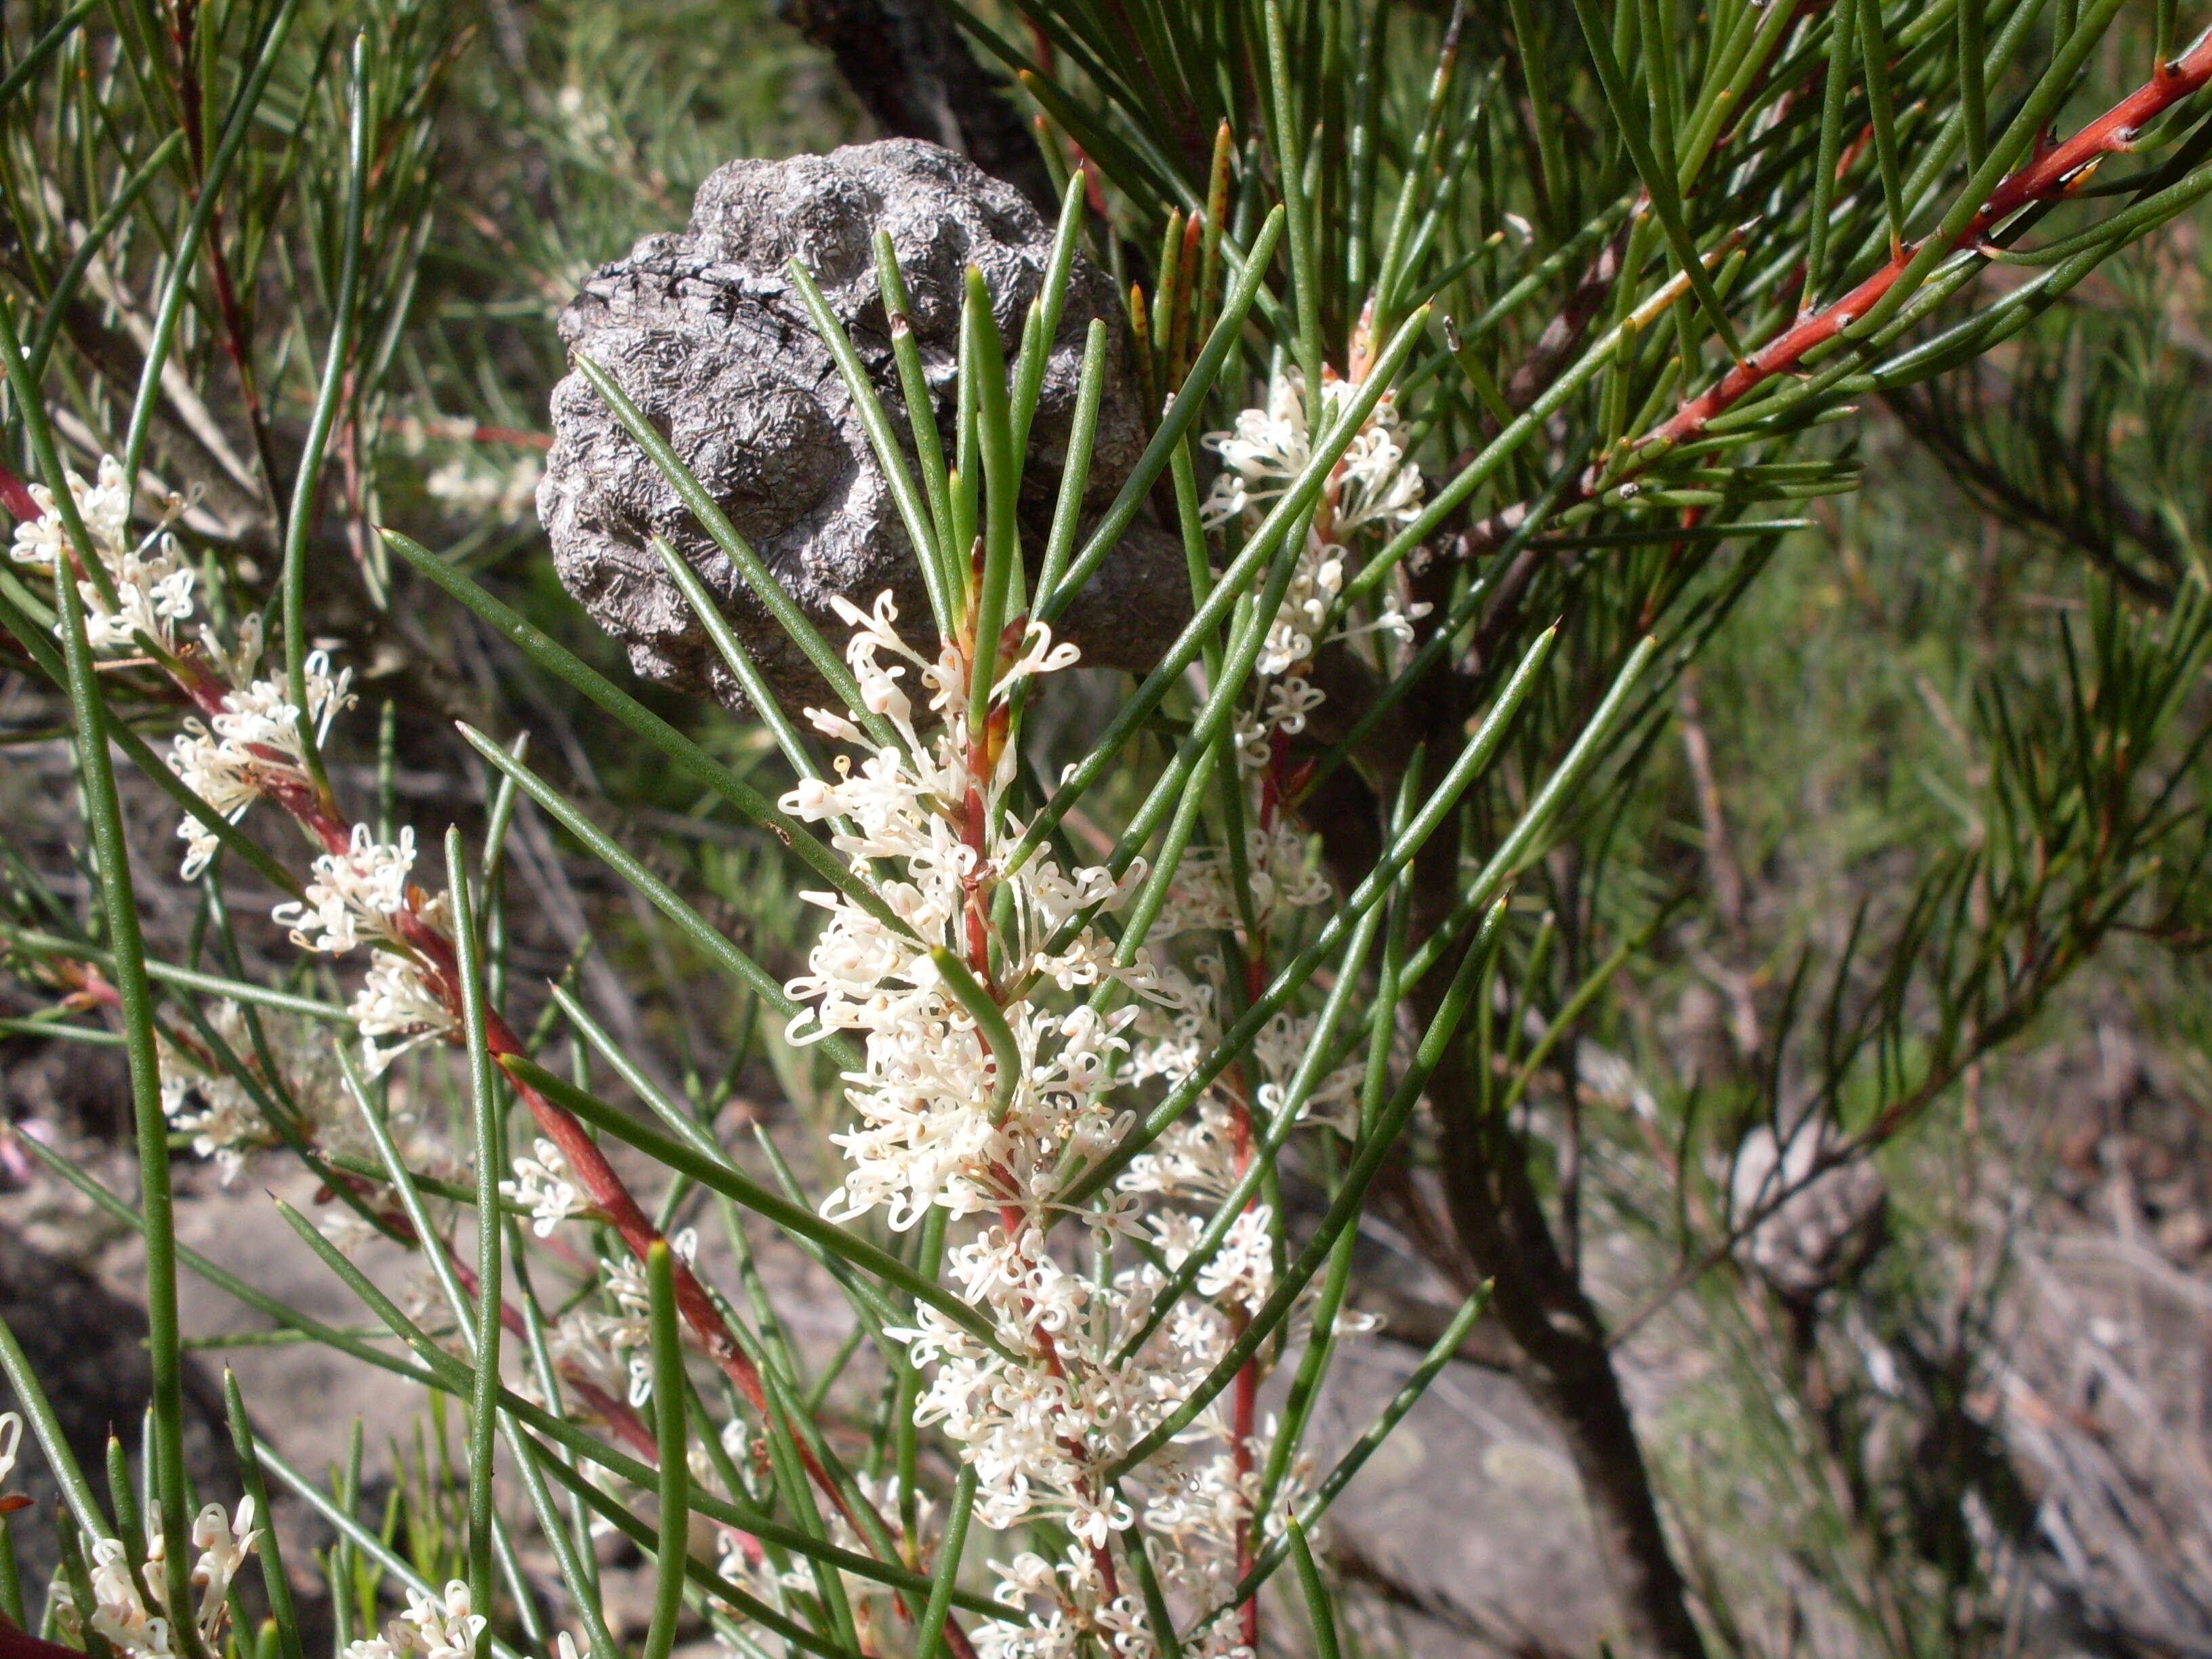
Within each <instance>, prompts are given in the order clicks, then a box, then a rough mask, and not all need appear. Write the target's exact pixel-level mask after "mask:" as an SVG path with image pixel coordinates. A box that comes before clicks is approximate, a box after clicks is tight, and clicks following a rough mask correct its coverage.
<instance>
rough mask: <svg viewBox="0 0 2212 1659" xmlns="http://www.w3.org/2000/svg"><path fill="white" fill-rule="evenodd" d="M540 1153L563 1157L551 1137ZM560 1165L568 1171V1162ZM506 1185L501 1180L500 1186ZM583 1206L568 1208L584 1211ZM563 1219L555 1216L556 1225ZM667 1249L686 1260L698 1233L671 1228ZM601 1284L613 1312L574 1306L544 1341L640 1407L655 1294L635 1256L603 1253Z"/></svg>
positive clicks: (647, 1383) (543, 1230) (646, 1391)
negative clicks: (672, 1229) (649, 1287)
mask: <svg viewBox="0 0 2212 1659" xmlns="http://www.w3.org/2000/svg"><path fill="white" fill-rule="evenodd" d="M547 1152H554V1156H555V1158H558V1157H559V1154H558V1152H557V1151H556V1150H555V1148H554V1147H553V1146H552V1143H550V1141H544V1140H541V1141H539V1142H538V1156H539V1157H540V1158H544V1156H545V1154H546V1153H547ZM523 1164H524V1160H523V1159H520V1158H517V1159H516V1160H515V1167H516V1168H517V1169H518V1170H520V1169H521V1168H522V1166H523ZM558 1167H559V1168H560V1170H562V1173H563V1174H564V1175H565V1174H566V1171H567V1169H568V1165H567V1164H566V1163H565V1162H563V1163H561V1164H559V1165H558ZM508 1184H509V1183H507V1182H501V1189H502V1190H504V1189H505V1188H506V1187H507V1185H508ZM579 1196H580V1195H579ZM580 1209H581V1206H580V1207H579V1208H578V1209H577V1210H572V1211H570V1212H568V1213H569V1214H576V1213H580ZM565 1218H566V1217H565V1216H564V1217H562V1218H556V1223H555V1225H558V1220H559V1219H565ZM548 1232H550V1228H547V1227H545V1226H543V1225H541V1226H540V1227H539V1229H538V1237H541V1238H543V1237H545V1236H546V1234H547V1233H548ZM668 1248H669V1249H671V1251H673V1252H674V1253H675V1255H676V1256H677V1257H678V1260H680V1261H684V1263H686V1264H687V1265H688V1264H689V1263H690V1261H692V1260H693V1258H694V1257H696V1255H698V1251H699V1235H698V1232H697V1231H696V1230H695V1229H693V1228H690V1227H685V1228H683V1229H681V1230H680V1231H677V1232H674V1233H671V1235H670V1236H669V1239H668ZM599 1293H600V1295H601V1296H602V1297H604V1298H605V1304H603V1305H605V1306H608V1307H611V1309H612V1311H611V1312H605V1311H598V1310H593V1309H591V1308H572V1309H571V1310H568V1312H567V1313H566V1314H564V1315H562V1317H561V1320H560V1322H558V1323H557V1324H556V1325H555V1326H554V1328H553V1329H552V1331H551V1332H550V1334H549V1335H548V1337H547V1339H546V1346H547V1348H548V1350H549V1351H550V1352H551V1354H552V1356H553V1358H555V1359H556V1361H558V1362H559V1363H560V1364H563V1365H567V1366H571V1367H573V1368H574V1369H575V1370H578V1371H580V1372H581V1373H582V1374H583V1375H584V1376H587V1377H589V1378H591V1379H592V1381H593V1382H595V1383H599V1384H600V1385H601V1386H602V1387H604V1388H605V1389H606V1390H607V1391H608V1392H609V1393H610V1394H616V1395H623V1396H624V1397H625V1398H627V1399H628V1400H629V1403H630V1404H631V1405H632V1406H634V1407H635V1406H642V1405H643V1404H645V1402H646V1401H648V1400H650V1399H651V1398H653V1354H652V1352H651V1350H652V1345H653V1327H652V1316H653V1295H652V1292H651V1291H649V1290H648V1289H647V1285H646V1279H645V1267H644V1266H643V1264H642V1263H641V1262H640V1261H638V1260H637V1259H636V1258H635V1256H624V1257H623V1258H622V1259H621V1260H620V1261H616V1260H613V1259H612V1258H611V1257H608V1256H601V1257H600V1258H599Z"/></svg>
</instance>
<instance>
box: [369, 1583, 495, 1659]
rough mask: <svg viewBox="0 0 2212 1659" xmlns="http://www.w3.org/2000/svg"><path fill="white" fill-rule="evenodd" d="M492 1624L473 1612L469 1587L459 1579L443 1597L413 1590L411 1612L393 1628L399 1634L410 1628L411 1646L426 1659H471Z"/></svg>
mask: <svg viewBox="0 0 2212 1659" xmlns="http://www.w3.org/2000/svg"><path fill="white" fill-rule="evenodd" d="M488 1623H489V1620H487V1619H486V1618H485V1617H484V1615H483V1614H482V1613H475V1612H472V1611H471V1609H470V1607H469V1587H468V1586H467V1585H466V1584H465V1583H462V1582H461V1581H460V1580H459V1579H458V1578H456V1579H454V1580H453V1581H452V1582H451V1583H448V1584H447V1586H446V1591H445V1595H443V1596H442V1597H439V1596H429V1595H423V1594H422V1591H420V1590H415V1589H410V1590H409V1591H408V1592H407V1611H406V1612H404V1613H401V1614H400V1615H399V1617H398V1619H396V1620H393V1621H392V1628H393V1632H394V1633H395V1634H396V1633H397V1632H398V1628H399V1627H400V1626H406V1627H408V1630H409V1638H408V1641H407V1646H408V1647H409V1649H410V1650H411V1651H413V1652H416V1653H419V1654H421V1655H422V1656H423V1659H469V1655H470V1654H471V1652H472V1651H473V1650H475V1647H476V1640H477V1637H478V1636H480V1635H482V1634H483V1629H484V1626H486V1625H487V1624H488Z"/></svg>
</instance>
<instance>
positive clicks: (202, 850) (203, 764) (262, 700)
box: [169, 616, 355, 881]
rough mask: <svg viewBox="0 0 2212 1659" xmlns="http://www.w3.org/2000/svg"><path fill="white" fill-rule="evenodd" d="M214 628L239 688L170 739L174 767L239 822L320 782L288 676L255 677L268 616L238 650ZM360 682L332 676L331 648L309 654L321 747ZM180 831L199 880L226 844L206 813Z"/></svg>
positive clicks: (250, 623) (244, 633)
mask: <svg viewBox="0 0 2212 1659" xmlns="http://www.w3.org/2000/svg"><path fill="white" fill-rule="evenodd" d="M214 633H215V631H214V629H203V630H202V634H203V636H204V643H205V644H206V645H207V646H208V647H209V654H210V656H212V657H214V658H215V659H216V664H217V665H218V669H219V671H221V673H222V677H223V678H225V679H226V680H228V682H229V684H230V687H231V689H230V690H228V691H226V692H224V693H223V694H222V706H221V708H220V709H219V710H218V711H217V712H216V713H215V714H211V715H210V717H209V718H208V719H207V720H197V719H195V718H192V717H191V716H187V717H186V718H185V722H184V730H183V731H181V732H179V733H178V734H177V736H176V737H175V738H173V740H172V741H171V744H170V747H169V769H170V770H171V771H172V772H174V773H175V774H176V775H178V776H179V778H181V779H183V780H184V781H185V784H186V785H187V786H188V787H190V788H191V791H192V793H195V794H197V796H198V797H199V798H200V799H202V800H204V801H205V802H206V803H207V804H208V805H210V806H212V807H214V808H215V810H216V811H218V812H220V813H222V815H223V817H227V818H228V819H229V820H230V821H231V822H232V823H237V822H238V821H239V820H240V819H241V818H243V817H245V816H246V809H247V808H249V807H250V806H252V805H253V803H254V802H255V801H257V800H259V799H261V798H262V797H263V796H264V795H267V794H271V793H276V792H278V791H281V790H285V789H294V790H299V791H302V792H304V791H307V790H308V789H310V788H312V787H313V783H312V781H311V779H310V778H309V776H308V773H307V745H306V744H305V743H304V742H303V741H302V740H301V735H300V711H299V708H297V707H296V706H295V704H294V703H293V702H292V700H291V693H290V691H289V690H288V689H287V687H286V686H285V685H284V684H283V683H282V682H281V681H278V680H273V679H254V678H252V672H253V667H254V665H255V663H256V662H258V660H259V659H260V656H261V618H260V617H255V616H249V617H246V620H245V622H244V623H241V624H240V628H239V630H238V646H237V648H236V649H235V650H232V651H223V650H221V649H220V648H218V646H217V641H216V639H215V637H214ZM352 679H353V671H352V670H351V669H345V670H343V671H340V672H339V673H337V675H336V676H333V675H332V674H331V659H330V657H329V654H328V653H325V652H321V651H317V652H314V653H311V654H310V655H309V656H308V658H307V724H308V726H310V727H312V728H313V732H314V733H315V741H316V742H317V743H318V744H320V743H321V742H322V741H323V740H324V739H325V738H327V737H328V736H329V735H330V729H331V720H334V719H336V718H337V716H338V715H339V714H342V713H343V711H345V710H346V709H348V708H351V707H353V704H354V701H355V699H354V696H353V693H352V691H351V690H350V689H349V687H350V685H351V683H352ZM177 834H178V835H179V836H182V837H183V838H184V842H185V863H184V868H183V870H182V871H181V872H179V873H180V874H181V875H182V876H183V877H184V878H185V880H186V881H191V880H192V879H193V878H196V877H197V876H198V874H199V872H201V871H202V870H204V869H205V868H206V867H207V863H208V860H210V859H211V858H213V857H214V856H215V854H216V848H218V847H219V846H220V845H221V844H222V843H220V842H217V841H216V838H215V836H214V835H213V834H212V833H211V832H210V830H209V829H208V828H207V827H206V826H205V825H204V824H203V823H200V821H199V820H198V819H197V818H193V817H187V818H185V821H184V822H183V823H179V825H178V826H177Z"/></svg>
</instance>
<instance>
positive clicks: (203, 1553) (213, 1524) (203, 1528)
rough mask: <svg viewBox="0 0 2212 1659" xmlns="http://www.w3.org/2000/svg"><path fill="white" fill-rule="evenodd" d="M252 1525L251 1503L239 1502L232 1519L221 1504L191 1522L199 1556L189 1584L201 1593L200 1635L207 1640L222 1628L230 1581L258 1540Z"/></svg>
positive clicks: (256, 1529) (245, 1500)
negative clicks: (224, 1605) (223, 1611)
mask: <svg viewBox="0 0 2212 1659" xmlns="http://www.w3.org/2000/svg"><path fill="white" fill-rule="evenodd" d="M253 1521H254V1514H253V1500H252V1498H240V1499H239V1500H238V1513H237V1514H236V1515H235V1516H227V1515H225V1514H224V1513H223V1511H222V1504H209V1505H208V1506H207V1507H206V1508H205V1509H204V1510H201V1511H200V1512H199V1514H198V1516H196V1517H195V1518H194V1520H193V1522H192V1543H193V1544H194V1545H195V1546H196V1547H197V1548H198V1550H199V1553H200V1558H199V1560H198V1561H197V1563H196V1564H195V1565H193V1568H192V1583H193V1584H194V1585H195V1586H196V1587H197V1589H198V1590H199V1592H200V1614H199V1619H200V1631H201V1634H202V1635H203V1636H204V1638H209V1639H212V1638H213V1637H214V1635H215V1633H216V1630H218V1629H219V1628H221V1626H222V1609H223V1604H224V1602H225V1601H226V1599H227V1598H228V1596H229V1595H230V1583H231V1580H232V1579H233V1578H234V1577H237V1576H238V1570H239V1568H240V1567H241V1566H243V1565H245V1564H246V1557H247V1556H248V1555H250V1554H252V1551H253V1546H254V1545H255V1543H256V1542H258V1541H259V1539H260V1537H261V1532H260V1529H259V1528H257V1527H256V1526H255V1525H254V1524H253Z"/></svg>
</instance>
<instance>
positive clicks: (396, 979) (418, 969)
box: [346, 951, 459, 1078]
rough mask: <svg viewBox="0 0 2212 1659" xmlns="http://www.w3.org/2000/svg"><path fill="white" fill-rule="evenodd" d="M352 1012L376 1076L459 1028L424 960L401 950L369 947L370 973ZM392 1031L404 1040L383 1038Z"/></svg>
mask: <svg viewBox="0 0 2212 1659" xmlns="http://www.w3.org/2000/svg"><path fill="white" fill-rule="evenodd" d="M346 1012H347V1013H349V1014H350V1015H351V1016H352V1017H353V1023H354V1025H355V1027H356V1029H357V1030H359V1031H360V1032H361V1034H362V1037H363V1039H364V1041H363V1042H362V1063H363V1065H364V1066H365V1067H366V1069H367V1070H368V1075H369V1076H371V1077H372V1078H374V1077H379V1076H381V1075H382V1074H383V1073H384V1070H385V1068H386V1066H390V1065H391V1064H392V1061H393V1060H397V1059H398V1058H399V1056H400V1055H402V1054H405V1053H406V1052H407V1051H408V1050H409V1049H410V1048H416V1047H417V1046H418V1045H420V1044H422V1043H425V1042H431V1041H432V1040H434V1039H435V1038H437V1037H441V1036H446V1035H447V1034H448V1033H449V1032H452V1031H453V1030H458V1029H459V1027H458V1026H457V1024H455V1022H454V1019H453V1013H452V1012H451V1011H450V1010H449V1009H448V1008H447V1006H446V1003H445V1000H444V999H443V998H442V997H441V996H440V995H439V994H438V993H437V991H436V990H435V988H434V987H432V985H431V983H430V980H429V976H428V972H427V970H426V969H424V968H423V966H422V963H420V962H418V961H416V959H415V958H414V957H411V956H402V955H401V954H399V952H398V951H370V952H369V957H368V980H367V981H366V982H364V983H363V984H362V987H361V989H360V990H359V991H358V992H357V993H356V994H355V996H354V1000H353V1001H352V1002H351V1003H350V1004H349V1005H348V1006H347V1008H346ZM389 1036H396V1037H399V1038H401V1039H402V1040H401V1041H400V1042H395V1043H389V1044H385V1043H380V1042H378V1041H377V1039H378V1038H379V1037H389Z"/></svg>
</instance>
